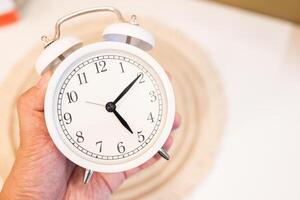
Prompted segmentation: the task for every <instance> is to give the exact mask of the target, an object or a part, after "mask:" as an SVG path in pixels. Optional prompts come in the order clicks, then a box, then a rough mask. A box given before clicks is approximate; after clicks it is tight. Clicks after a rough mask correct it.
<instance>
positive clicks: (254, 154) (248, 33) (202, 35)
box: [0, 0, 300, 200]
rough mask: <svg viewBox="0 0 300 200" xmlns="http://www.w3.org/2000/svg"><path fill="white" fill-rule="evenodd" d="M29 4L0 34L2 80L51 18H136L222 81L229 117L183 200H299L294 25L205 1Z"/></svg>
mask: <svg viewBox="0 0 300 200" xmlns="http://www.w3.org/2000/svg"><path fill="white" fill-rule="evenodd" d="M30 2H31V3H30V4H28V5H27V6H26V7H25V8H24V9H23V19H22V21H20V22H18V23H17V24H15V25H12V26H7V27H5V28H1V29H0V58H1V66H0V81H2V80H3V79H4V78H5V76H6V74H7V72H8V71H9V69H10V68H11V67H12V65H13V64H14V63H15V62H16V61H17V60H18V59H20V58H21V57H23V56H24V55H26V52H27V51H28V50H29V49H30V48H31V47H32V46H33V45H34V44H36V43H37V42H38V40H39V38H40V36H41V34H44V33H48V32H49V31H51V30H52V26H49V25H53V24H54V22H55V20H56V19H57V16H62V15H64V14H66V13H68V12H70V11H74V10H76V9H79V8H82V7H89V6H93V5H113V6H116V7H118V8H120V9H121V10H123V11H128V12H130V13H137V14H138V13H141V12H142V14H143V15H147V16H151V17H153V18H155V19H157V20H161V21H162V22H164V23H166V24H168V25H169V26H171V27H175V28H177V29H179V30H181V31H182V32H184V33H186V34H187V35H189V36H190V37H191V38H192V39H194V40H195V42H196V43H198V44H199V45H201V47H202V48H203V49H204V50H205V51H206V52H207V54H208V55H209V56H210V58H211V60H212V61H213V63H214V64H215V67H216V69H217V70H218V72H219V73H220V76H221V78H222V80H223V82H224V89H225V93H226V96H227V99H228V107H229V109H228V111H229V115H228V122H227V126H226V130H225V135H224V137H223V142H222V145H221V148H220V153H219V154H218V156H217V158H216V163H215V165H214V168H213V170H212V172H211V174H210V175H209V176H208V177H207V178H206V180H205V181H204V182H203V183H202V184H201V185H199V186H198V188H197V190H196V191H195V192H194V193H193V194H192V195H191V196H189V197H187V198H186V199H189V200H196V199H204V200H213V199H215V200H219V199H226V200H241V199H243V200H247V199H249V200H253V199H255V200H266V199H270V200H282V199H289V200H294V199H295V200H296V199H297V200H298V199H300V189H299V187H300V123H299V122H298V121H300V119H299V118H300V117H299V116H300V55H299V54H300V27H299V26H296V25H294V24H292V23H289V22H286V21H281V20H277V19H274V18H270V17H266V16H263V15H259V14H254V13H251V12H246V11H242V10H239V9H234V8H231V7H226V6H223V5H219V4H214V3H211V2H207V1H193V0H177V1H171V0H164V1H162V0H152V1H146V0H127V1H113V0H111V1H108V0H102V1H96V0H84V1H83V0H72V1H71V0H51V1H46V0H31V1H30ZM99 36H100V34H99ZM0 98H1V97H0ZM2 114H5V113H2Z"/></svg>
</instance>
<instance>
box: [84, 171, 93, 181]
mask: <svg viewBox="0 0 300 200" xmlns="http://www.w3.org/2000/svg"><path fill="white" fill-rule="evenodd" d="M92 176H93V171H92V170H90V169H85V172H84V177H83V183H84V184H87V183H88V182H89V181H90V179H91V178H92Z"/></svg>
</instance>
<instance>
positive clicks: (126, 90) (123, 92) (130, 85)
mask: <svg viewBox="0 0 300 200" xmlns="http://www.w3.org/2000/svg"><path fill="white" fill-rule="evenodd" d="M141 75H142V74H139V75H138V76H137V77H136V78H135V79H134V80H133V81H132V82H131V83H130V84H129V85H128V86H127V87H126V88H125V89H124V90H123V91H122V92H121V94H119V96H118V97H117V98H116V99H115V100H114V101H113V103H114V104H116V103H117V102H118V101H119V100H120V99H121V98H122V97H123V96H124V95H125V94H126V93H127V92H128V91H129V90H130V88H131V87H132V86H133V84H134V83H135V82H136V81H137V80H138V79H139V78H140V76H141Z"/></svg>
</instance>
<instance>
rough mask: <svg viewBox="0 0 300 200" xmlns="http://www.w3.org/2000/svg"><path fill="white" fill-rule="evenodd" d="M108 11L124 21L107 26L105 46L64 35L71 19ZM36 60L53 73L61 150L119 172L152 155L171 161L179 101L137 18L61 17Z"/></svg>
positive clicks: (51, 105) (55, 133)
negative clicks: (107, 14) (107, 15)
mask: <svg viewBox="0 0 300 200" xmlns="http://www.w3.org/2000/svg"><path fill="white" fill-rule="evenodd" d="M102 11H109V12H113V13H114V14H116V16H117V18H118V20H119V22H118V23H113V24H111V25H109V26H108V27H106V28H105V30H104V31H103V33H102V36H103V41H100V38H99V42H96V43H92V44H89V45H86V46H83V44H82V42H81V41H80V39H78V38H76V37H69V36H68V37H62V38H61V37H60V27H61V25H62V24H63V23H64V22H65V21H68V20H69V19H72V18H74V17H78V16H80V15H83V14H87V13H91V12H102ZM42 41H43V42H45V46H44V47H45V49H44V51H43V52H42V54H41V55H40V56H39V58H38V59H37V61H36V65H35V67H36V70H37V72H38V73H39V74H43V73H45V72H46V71H48V70H53V71H54V72H53V75H52V77H51V79H50V81H49V84H48V88H47V92H46V97H45V108H44V114H45V121H46V125H47V129H48V131H49V134H50V136H51V139H52V140H53V142H54V144H55V145H56V147H57V148H58V149H59V151H60V152H61V153H62V154H63V155H64V156H66V157H67V158H68V159H69V160H70V161H72V162H74V163H75V164H77V165H79V166H81V167H83V168H85V169H86V171H85V175H84V179H83V181H84V183H87V182H88V181H89V179H90V178H91V176H92V173H93V172H94V171H96V172H106V173H113V172H121V171H125V170H129V169H132V168H134V167H137V166H139V165H141V164H143V163H145V162H146V161H147V160H149V159H150V158H151V157H153V156H154V155H155V154H157V153H158V154H159V155H161V156H162V157H164V158H165V159H167V160H168V159H169V155H168V153H167V152H166V151H165V150H164V149H163V148H162V147H163V144H164V143H165V142H166V140H167V138H168V136H169V133H170V131H171V128H172V124H173V120H174V117H175V98H174V94H173V89H172V86H171V83H170V81H169V79H168V76H167V75H166V73H165V71H164V70H163V68H162V67H161V66H160V65H159V64H158V62H157V61H156V60H155V59H154V58H153V57H151V56H150V55H149V54H148V53H147V52H146V51H148V50H150V49H152V48H153V47H154V45H155V41H154V38H153V36H152V35H151V34H150V33H149V32H148V31H146V30H144V29H143V28H141V27H140V26H139V24H138V23H137V19H136V16H135V15H133V16H132V17H131V19H130V20H129V21H126V20H125V19H124V17H123V16H122V14H121V13H120V11H119V10H117V9H115V8H112V7H94V8H89V9H84V10H80V11H77V12H74V13H71V14H69V15H67V16H65V17H63V18H60V19H59V20H58V21H57V23H56V25H55V34H54V36H53V38H52V39H49V38H48V37H46V36H43V37H42Z"/></svg>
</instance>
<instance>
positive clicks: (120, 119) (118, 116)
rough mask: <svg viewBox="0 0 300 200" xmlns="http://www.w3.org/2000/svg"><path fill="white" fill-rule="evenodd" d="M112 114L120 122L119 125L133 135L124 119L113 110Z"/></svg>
mask: <svg viewBox="0 0 300 200" xmlns="http://www.w3.org/2000/svg"><path fill="white" fill-rule="evenodd" d="M113 113H114V114H115V116H116V117H117V118H118V120H119V121H120V122H121V124H122V125H123V126H124V127H125V128H126V129H127V130H128V131H129V132H130V133H133V132H132V130H131V128H130V127H129V125H128V123H127V122H126V121H125V120H124V118H123V117H122V116H121V115H120V114H119V113H118V112H117V111H116V110H114V111H113Z"/></svg>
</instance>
